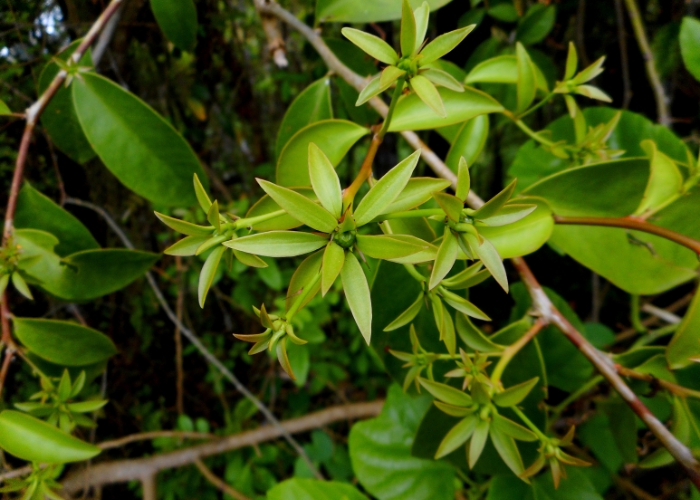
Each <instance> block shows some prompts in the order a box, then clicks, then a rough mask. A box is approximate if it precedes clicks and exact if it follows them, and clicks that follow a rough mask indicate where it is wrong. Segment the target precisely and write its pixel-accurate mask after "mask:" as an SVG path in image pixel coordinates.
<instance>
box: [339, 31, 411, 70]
mask: <svg viewBox="0 0 700 500" xmlns="http://www.w3.org/2000/svg"><path fill="white" fill-rule="evenodd" d="M341 31H342V33H343V35H345V38H347V39H348V40H350V41H351V42H352V43H354V44H355V45H357V46H358V47H360V48H361V49H362V50H363V51H364V52H366V53H367V54H369V55H370V56H372V57H374V58H375V59H377V60H378V61H381V62H383V63H385V64H396V63H397V62H398V61H399V55H398V54H397V53H396V51H395V50H394V49H393V48H391V45H389V44H388V43H386V42H385V41H384V40H382V39H381V38H379V37H377V36H374V35H370V34H369V33H365V32H364V31H360V30H356V29H354V28H343V29H342V30H341Z"/></svg>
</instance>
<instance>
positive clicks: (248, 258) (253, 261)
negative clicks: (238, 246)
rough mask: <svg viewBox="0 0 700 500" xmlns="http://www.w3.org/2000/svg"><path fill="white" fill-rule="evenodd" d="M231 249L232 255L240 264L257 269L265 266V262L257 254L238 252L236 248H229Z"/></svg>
mask: <svg viewBox="0 0 700 500" xmlns="http://www.w3.org/2000/svg"><path fill="white" fill-rule="evenodd" d="M231 251H232V252H233V256H234V257H235V258H236V260H238V261H239V262H240V263H241V264H244V265H246V266H249V267H255V268H258V269H264V268H266V267H267V262H265V261H264V260H262V259H261V258H260V257H258V256H257V255H253V254H249V253H245V252H239V251H238V250H233V249H231Z"/></svg>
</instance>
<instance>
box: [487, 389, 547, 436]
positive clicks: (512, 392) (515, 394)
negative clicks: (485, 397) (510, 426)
mask: <svg viewBox="0 0 700 500" xmlns="http://www.w3.org/2000/svg"><path fill="white" fill-rule="evenodd" d="M539 380H540V379H539V377H535V378H532V379H530V380H528V381H526V382H523V383H522V384H518V385H514V386H512V387H509V388H508V389H506V390H505V391H503V392H499V393H497V394H495V395H494V396H493V402H494V403H496V404H497V405H498V406H504V407H507V406H515V405H517V404H520V403H521V402H522V400H523V399H525V398H526V397H527V395H528V394H530V391H531V390H532V389H533V387H535V386H536V385H537V382H538V381H539ZM513 437H515V436H513Z"/></svg>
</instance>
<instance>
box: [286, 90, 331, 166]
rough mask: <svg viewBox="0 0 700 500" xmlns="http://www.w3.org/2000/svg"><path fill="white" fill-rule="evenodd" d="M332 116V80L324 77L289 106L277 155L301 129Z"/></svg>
mask: <svg viewBox="0 0 700 500" xmlns="http://www.w3.org/2000/svg"><path fill="white" fill-rule="evenodd" d="M331 118H333V109H332V107H331V80H330V78H329V77H324V78H321V79H320V80H316V81H315V82H314V83H312V84H311V85H309V86H308V87H306V88H305V89H304V90H303V91H302V92H301V93H300V94H299V95H298V96H297V97H296V98H295V99H294V101H292V104H290V105H289V107H288V108H287V111H286V112H285V114H284V118H283V119H282V124H281V125H280V129H279V132H277V146H276V151H277V156H279V155H280V153H281V152H282V149H283V148H284V146H285V145H286V144H287V142H288V141H289V139H291V138H292V136H294V134H296V133H297V132H298V131H299V130H301V129H302V128H304V127H306V126H307V125H310V124H312V123H314V122H318V121H321V120H328V119H331Z"/></svg>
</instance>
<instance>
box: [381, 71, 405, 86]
mask: <svg viewBox="0 0 700 500" xmlns="http://www.w3.org/2000/svg"><path fill="white" fill-rule="evenodd" d="M405 74H406V72H405V71H404V70H402V69H399V68H397V67H396V66H387V67H386V68H384V70H383V71H382V73H381V76H380V77H379V87H378V88H379V90H380V91H384V90H386V89H388V88H389V87H391V86H392V85H393V84H394V83H395V82H396V80H398V79H399V78H401V77H402V76H403V75H405Z"/></svg>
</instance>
